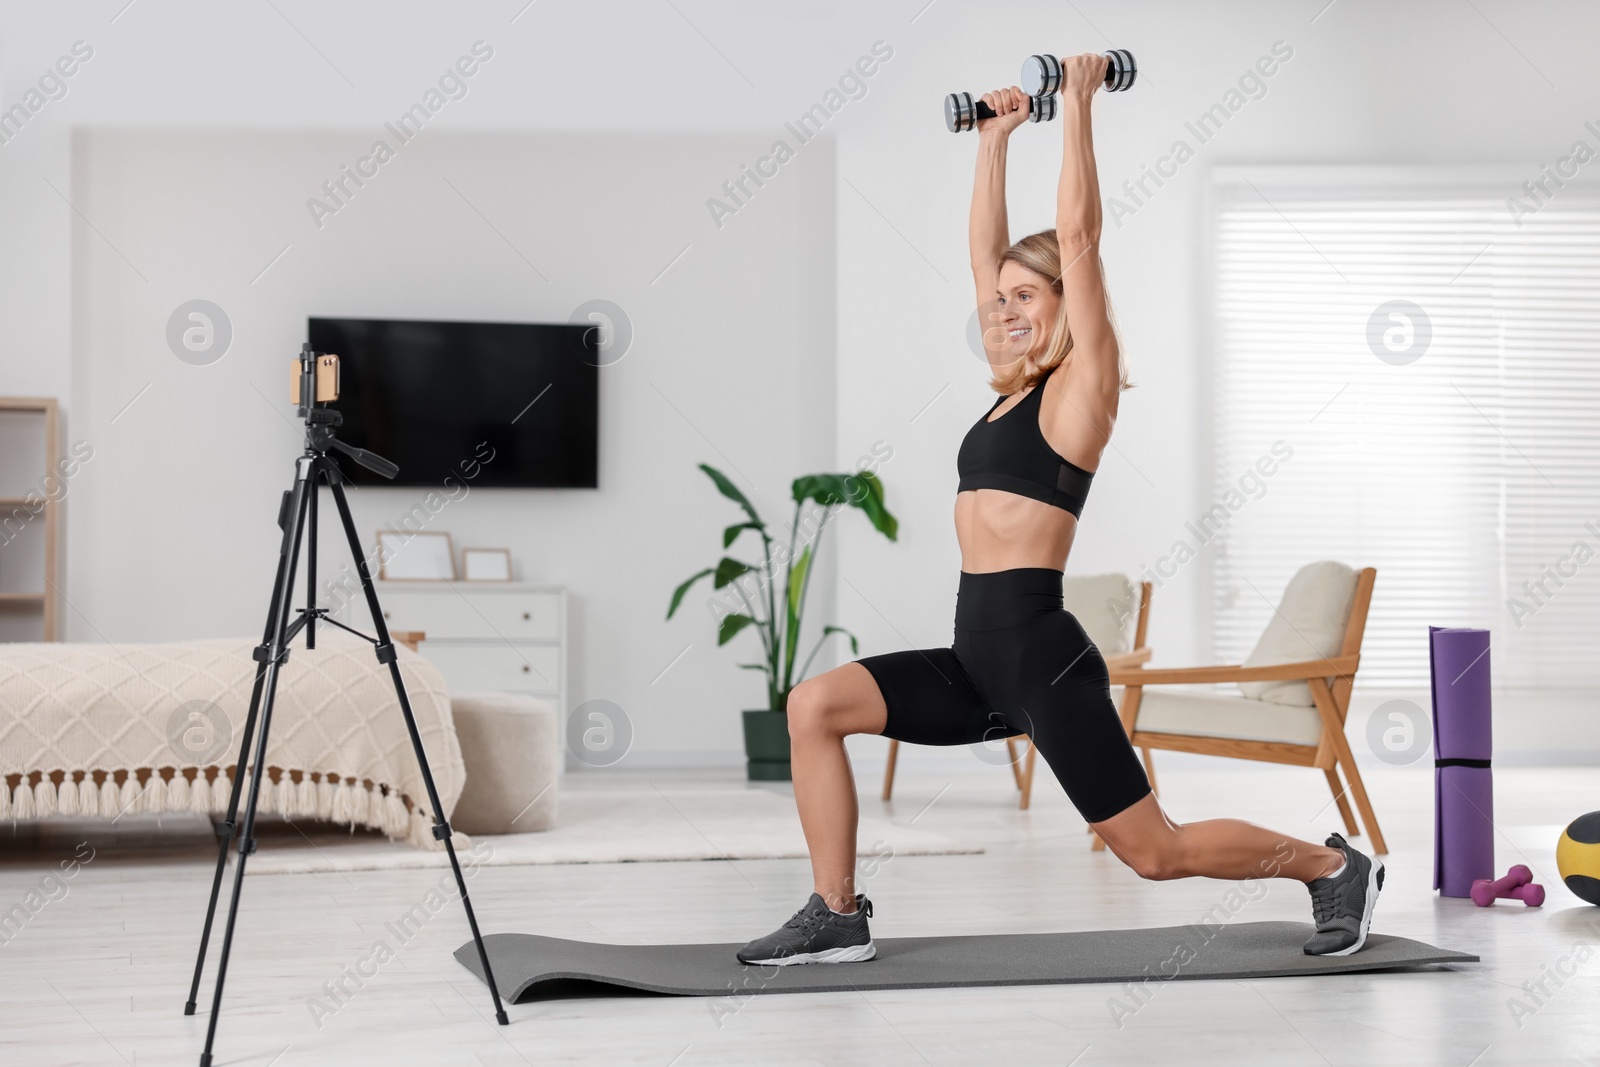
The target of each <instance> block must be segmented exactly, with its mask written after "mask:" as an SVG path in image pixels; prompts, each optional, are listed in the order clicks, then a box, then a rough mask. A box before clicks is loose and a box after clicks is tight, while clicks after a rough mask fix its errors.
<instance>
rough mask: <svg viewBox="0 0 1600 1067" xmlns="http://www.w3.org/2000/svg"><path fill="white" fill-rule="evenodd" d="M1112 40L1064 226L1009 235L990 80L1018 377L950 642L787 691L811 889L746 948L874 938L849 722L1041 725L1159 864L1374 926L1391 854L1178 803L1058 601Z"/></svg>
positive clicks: (1090, 805)
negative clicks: (1257, 883)
mask: <svg viewBox="0 0 1600 1067" xmlns="http://www.w3.org/2000/svg"><path fill="white" fill-rule="evenodd" d="M1105 65H1106V60H1105V59H1104V57H1101V56H1095V55H1082V56H1076V57H1073V58H1071V59H1067V60H1064V61H1063V67H1064V72H1063V89H1062V100H1061V125H1062V128H1063V134H1064V137H1065V149H1064V152H1063V156H1062V163H1061V180H1060V185H1059V189H1058V192H1057V202H1056V228H1055V230H1054V231H1048V230H1047V231H1045V232H1043V233H1036V234H1033V235H1032V236H1030V237H1026V238H1024V239H1023V240H1021V241H1019V242H1017V243H1016V244H1014V245H1009V246H1008V241H1009V238H1008V230H1007V224H1006V206H1005V163H1006V143H1007V139H1008V138H1009V136H1010V134H1011V131H1012V130H1014V129H1016V128H1017V126H1018V125H1020V124H1021V123H1022V122H1023V120H1025V119H1026V118H1027V115H1028V98H1027V97H1026V96H1025V95H1024V94H1023V93H1022V91H1021V90H1020V89H1018V88H1015V87H1013V88H1010V89H1001V90H999V91H997V92H993V93H989V94H988V95H986V96H984V98H983V99H984V102H985V103H987V104H988V105H989V106H990V107H991V108H993V109H994V111H995V117H994V118H991V119H985V120H982V121H980V122H979V123H978V168H977V177H976V181H975V184H974V188H973V196H972V217H971V226H970V234H971V246H972V272H973V278H974V281H975V282H976V283H977V298H978V304H979V306H980V308H982V307H984V306H985V305H989V307H991V308H997V309H998V310H997V311H995V312H993V313H992V314H991V316H990V317H991V319H993V320H994V321H996V322H997V323H998V325H999V327H1000V329H998V330H996V329H993V328H990V329H989V330H987V331H986V333H985V346H986V348H987V349H988V358H989V362H990V365H991V367H992V369H993V371H994V380H993V382H992V383H991V385H992V386H993V388H994V389H995V391H996V392H999V393H1000V394H1001V397H1000V399H999V400H997V401H996V402H995V404H994V406H993V407H991V408H990V409H989V412H988V413H987V414H986V415H985V416H984V418H982V419H980V420H979V421H978V422H977V424H976V425H974V426H973V427H972V429H971V430H970V431H969V432H968V434H967V436H966V439H965V440H964V441H963V442H962V444H961V450H960V453H959V456H958V459H957V468H958V471H959V473H960V476H961V481H960V485H959V489H958V491H957V493H956V513H955V519H956V534H957V537H958V538H959V540H960V543H961V582H960V587H959V595H958V598H957V601H956V624H955V641H954V644H953V645H952V646H951V647H949V648H937V649H925V650H922V651H910V652H895V653H890V654H888V655H882V656H869V657H866V658H864V659H860V660H857V661H855V662H853V663H848V664H845V665H844V666H842V667H839V668H837V669H835V670H832V671H829V672H827V673H826V674H822V675H819V676H817V677H816V678H812V679H809V680H807V681H805V682H802V683H801V684H800V685H798V686H797V687H796V688H795V689H794V691H793V692H792V693H791V694H790V696H789V707H788V711H789V735H790V738H791V740H792V757H791V758H792V765H793V770H794V792H795V801H796V803H797V805H798V807H799V809H800V822H801V825H802V826H803V827H804V829H805V835H806V843H807V846H808V847H809V849H810V852H811V865H812V873H813V878H814V882H815V892H814V893H813V894H812V896H811V899H810V900H809V901H808V902H807V904H806V905H805V907H803V908H801V909H800V910H799V911H798V912H796V913H795V915H794V917H793V918H791V919H790V920H789V921H788V922H787V923H786V924H784V926H783V927H781V928H780V929H778V930H777V931H776V932H775V933H773V934H770V935H768V936H767V937H764V938H760V939H758V940H756V941H752V942H751V943H750V944H749V945H746V946H745V947H744V948H743V949H741V950H740V952H739V954H738V955H739V959H741V960H742V961H744V962H745V963H759V964H779V965H787V964H795V963H845V962H853V961H858V960H868V959H871V958H872V957H873V955H874V953H875V949H874V947H873V944H872V938H871V935H870V934H869V932H868V929H867V919H868V917H869V916H870V915H871V914H872V906H871V904H870V902H869V901H868V900H867V899H866V897H865V896H864V895H859V894H857V893H856V892H855V885H854V872H855V857H856V815H857V805H856V794H855V783H854V780H853V778H852V776H851V772H850V762H849V758H848V756H847V755H846V754H845V748H844V738H845V737H846V736H847V735H849V734H858V733H869V734H882V735H884V736H886V737H891V738H895V739H898V740H900V741H907V742H913V743H916V744H922V745H965V744H971V743H974V742H980V741H986V740H993V739H996V738H999V737H1006V736H1014V735H1017V734H1021V733H1026V734H1028V735H1030V736H1031V737H1032V738H1033V742H1034V744H1036V745H1037V746H1038V749H1039V752H1040V754H1041V755H1042V756H1043V757H1044V759H1045V761H1046V762H1047V763H1048V764H1049V766H1050V769H1051V771H1052V772H1053V773H1054V774H1055V775H1056V777H1057V779H1059V780H1060V782H1061V785H1062V787H1063V788H1064V789H1065V790H1066V793H1067V796H1068V797H1069V798H1070V799H1071V801H1072V803H1073V804H1074V805H1075V806H1076V807H1077V809H1078V811H1079V813H1080V814H1081V815H1082V816H1083V818H1084V820H1085V821H1087V822H1088V823H1089V825H1090V826H1092V827H1093V828H1094V830H1095V832H1096V833H1098V834H1099V835H1100V837H1101V839H1102V840H1104V841H1105V843H1106V844H1107V846H1109V847H1110V849H1111V851H1112V852H1113V853H1115V854H1116V855H1117V857H1118V858H1120V859H1121V860H1122V861H1123V862H1124V863H1126V864H1127V865H1128V866H1130V867H1132V868H1133V869H1134V870H1135V871H1137V872H1138V873H1139V875H1140V876H1141V877H1144V878H1150V879H1166V878H1185V877H1190V876H1193V875H1202V876H1206V877H1211V878H1225V879H1242V878H1252V877H1253V878H1260V877H1282V878H1293V879H1296V880H1298V881H1301V882H1304V883H1305V884H1306V886H1307V888H1308V889H1309V890H1310V891H1311V897H1312V905H1313V913H1314V917H1315V920H1316V926H1317V932H1316V934H1315V935H1314V936H1313V937H1312V938H1311V940H1310V941H1308V942H1306V945H1305V951H1306V952H1307V953H1308V954H1312V955H1346V954H1349V953H1351V952H1355V951H1357V950H1358V949H1360V948H1361V946H1362V945H1363V944H1364V943H1365V942H1366V937H1367V928H1368V925H1369V923H1370V921H1371V917H1372V908H1373V905H1374V904H1375V903H1376V898H1377V894H1378V890H1379V889H1380V888H1381V887H1382V884H1383V866H1382V864H1380V863H1378V862H1377V861H1375V860H1373V859H1370V858H1369V857H1367V856H1366V855H1364V854H1362V853H1360V852H1358V851H1356V850H1355V849H1353V848H1351V847H1350V845H1349V844H1348V843H1347V842H1346V841H1345V840H1344V838H1343V837H1342V836H1340V835H1339V834H1333V835H1331V836H1330V837H1329V838H1328V839H1327V842H1326V844H1324V845H1314V844H1311V843H1310V842H1306V841H1299V840H1295V839H1294V838H1290V837H1286V836H1285V835H1283V834H1278V833H1273V832H1271V831H1269V830H1265V829H1263V828H1261V827H1259V826H1254V825H1252V824H1250V823H1246V822H1241V821H1239V820H1236V819H1209V820H1206V821H1203V822H1194V823H1186V824H1178V823H1174V822H1173V821H1172V820H1171V819H1169V818H1167V816H1166V814H1165V813H1164V812H1163V811H1162V810H1161V805H1160V804H1159V803H1158V802H1157V800H1156V797H1155V794H1154V793H1152V792H1151V789H1150V783H1149V780H1148V779H1147V778H1146V777H1145V773H1144V768H1143V766H1141V764H1140V762H1139V759H1138V757H1137V756H1136V755H1135V754H1134V751H1133V746H1132V745H1131V744H1130V743H1129V741H1128V737H1127V734H1126V732H1125V731H1124V730H1123V727H1122V722H1121V719H1120V718H1119V716H1118V714H1117V709H1116V707H1115V705H1114V704H1113V703H1112V701H1111V695H1110V681H1109V677H1108V675H1107V672H1106V665H1105V660H1104V659H1102V658H1101V656H1100V653H1099V651H1098V650H1097V649H1096V648H1095V647H1094V645H1093V644H1092V643H1091V642H1090V640H1089V638H1088V637H1087V636H1086V635H1085V633H1084V631H1083V627H1082V626H1080V625H1079V624H1078V621H1077V620H1076V619H1075V618H1073V616H1072V615H1071V614H1069V613H1068V612H1066V611H1065V610H1063V609H1062V599H1061V576H1062V571H1063V570H1064V568H1065V566H1066V560H1067V554H1068V551H1069V550H1070V549H1071V547H1072V539H1073V535H1074V534H1075V533H1076V532H1077V528H1078V515H1079V513H1080V512H1081V510H1082V507H1083V502H1084V497H1085V496H1086V495H1087V493H1088V490H1089V483H1090V481H1091V479H1092V478H1093V477H1094V471H1095V469H1096V468H1097V467H1098V466H1099V464H1100V457H1101V454H1102V452H1103V451H1104V449H1105V447H1106V444H1107V442H1108V441H1109V440H1110V437H1111V428H1112V426H1113V424H1114V423H1115V422H1116V417H1117V401H1118V397H1119V395H1120V393H1121V391H1122V390H1123V389H1125V388H1127V385H1128V383H1127V378H1126V374H1125V372H1124V370H1123V368H1122V364H1121V356H1120V353H1119V350H1118V344H1117V336H1116V332H1115V330H1114V328H1113V326H1112V322H1111V317H1110V314H1109V312H1108V304H1107V299H1106V292H1105V281H1104V278H1103V277H1102V272H1101V264H1100V255H1099V240H1100V190H1099V184H1098V181H1097V178H1096V175H1095V162H1094V144H1093V140H1092V138H1091V135H1090V121H1089V120H1090V101H1091V99H1092V98H1093V96H1094V92H1095V90H1096V89H1097V88H1098V87H1099V86H1100V85H1101V84H1102V82H1103V80H1104V77H1105Z"/></svg>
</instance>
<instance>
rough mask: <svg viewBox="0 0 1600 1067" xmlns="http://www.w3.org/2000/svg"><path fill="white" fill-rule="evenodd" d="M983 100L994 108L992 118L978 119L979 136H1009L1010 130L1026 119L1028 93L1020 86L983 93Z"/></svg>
mask: <svg viewBox="0 0 1600 1067" xmlns="http://www.w3.org/2000/svg"><path fill="white" fill-rule="evenodd" d="M983 102H984V103H985V104H988V105H989V106H990V107H991V108H993V109H994V118H992V119H979V120H978V136H980V137H987V136H989V135H991V134H999V135H1000V136H1002V137H1010V136H1011V131H1012V130H1014V129H1016V128H1017V127H1018V126H1021V125H1022V124H1023V123H1024V122H1027V121H1028V94H1027V93H1025V92H1023V91H1022V89H1021V87H1020V86H1016V85H1013V86H1012V87H1011V88H1009V89H996V90H995V91H994V92H992V93H984V94H983Z"/></svg>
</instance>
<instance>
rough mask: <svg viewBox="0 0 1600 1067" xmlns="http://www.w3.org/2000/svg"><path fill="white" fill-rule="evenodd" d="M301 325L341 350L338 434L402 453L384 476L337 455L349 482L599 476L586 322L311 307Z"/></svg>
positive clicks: (585, 484) (557, 483)
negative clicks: (382, 314)
mask: <svg viewBox="0 0 1600 1067" xmlns="http://www.w3.org/2000/svg"><path fill="white" fill-rule="evenodd" d="M307 333H308V338H307V339H308V340H309V341H310V343H311V347H312V349H313V350H315V351H317V352H332V353H336V354H337V355H338V356H339V364H340V368H339V370H340V373H339V377H340V397H339V400H338V402H337V403H336V404H335V405H334V407H336V408H337V409H338V410H339V411H340V412H341V413H342V414H343V415H344V424H343V425H342V426H341V427H340V429H339V437H340V439H341V440H343V441H345V442H347V443H349V444H352V445H356V446H358V447H361V448H367V449H371V450H372V451H374V452H376V453H378V454H379V455H380V456H383V457H385V458H387V459H390V460H393V461H394V462H395V463H397V464H399V465H400V473H399V474H398V475H397V476H396V477H395V478H394V479H393V480H390V479H386V478H382V477H380V476H378V475H376V474H373V473H372V472H371V471H368V470H367V469H366V468H364V467H362V466H360V465H359V464H357V463H354V462H352V461H351V460H349V459H348V458H345V459H341V460H340V463H339V466H340V468H341V469H342V470H343V471H344V472H345V474H346V475H348V476H349V478H350V480H351V481H352V482H354V483H356V484H357V485H401V486H432V487H435V488H441V489H442V488H444V486H445V478H447V477H449V476H451V475H454V476H455V478H454V480H453V481H451V482H450V483H449V484H450V485H451V486H454V485H456V484H458V483H460V482H465V483H466V484H467V485H468V486H469V487H470V488H474V489H476V488H485V487H487V488H497V487H498V488H562V489H594V488H597V487H598V485H599V481H598V477H599V427H600V358H599V352H598V349H597V347H596V346H597V344H598V338H597V336H596V331H595V329H594V327H593V326H592V325H589V324H586V323H579V324H570V323H522V322H420V321H413V320H398V319H318V318H314V319H311V320H310V325H309V329H308V331H307ZM463 464H466V466H465V467H464V466H463ZM469 470H476V471H477V475H476V477H473V478H471V479H470V481H469V480H467V478H466V477H465V472H466V471H469Z"/></svg>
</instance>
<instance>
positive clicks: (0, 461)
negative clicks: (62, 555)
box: [0, 397, 61, 641]
mask: <svg viewBox="0 0 1600 1067" xmlns="http://www.w3.org/2000/svg"><path fill="white" fill-rule="evenodd" d="M30 422H32V423H37V427H36V428H35V427H30V426H29V425H28V424H29V423H30ZM58 426H59V411H58V409H57V404H56V401H55V399H54V398H53V397H0V641H39V640H44V641H59V640H60V639H61V636H60V633H59V622H58V619H57V602H58V601H59V599H60V597H59V596H58V595H57V592H56V590H58V589H59V588H60V584H61V583H60V573H59V567H60V561H59V556H58V550H57V546H58V545H59V543H60V529H59V526H60V515H59V511H60V507H61V504H60V500H59V496H60V494H59V493H58V494H55V495H54V496H53V495H52V494H51V493H50V492H49V491H48V489H47V479H49V478H52V477H54V478H59V477H60V476H61V474H60V468H59V463H60V455H59V448H58V444H57V440H58V438H57V428H58ZM30 619H37V623H36V624H30V621H29V620H30Z"/></svg>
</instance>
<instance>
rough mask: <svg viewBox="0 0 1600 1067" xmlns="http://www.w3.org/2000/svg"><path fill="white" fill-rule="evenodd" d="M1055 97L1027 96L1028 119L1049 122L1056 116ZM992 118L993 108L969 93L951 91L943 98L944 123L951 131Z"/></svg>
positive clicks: (958, 130) (970, 126)
mask: <svg viewBox="0 0 1600 1067" xmlns="http://www.w3.org/2000/svg"><path fill="white" fill-rule="evenodd" d="M1057 99H1058V98H1057V97H1054V96H1043V97H1040V96H1032V97H1029V98H1028V121H1029V122H1049V121H1050V120H1051V119H1053V118H1055V117H1056V111H1057V109H1058V105H1057V103H1056V101H1057ZM992 118H994V108H992V107H990V106H989V105H988V104H985V103H984V102H983V101H982V100H974V99H973V98H972V94H971V93H951V94H950V95H949V96H947V97H945V98H944V125H945V129H947V130H949V131H950V132H951V133H964V132H966V131H967V130H970V129H974V128H976V127H977V125H978V120H979V119H992Z"/></svg>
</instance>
